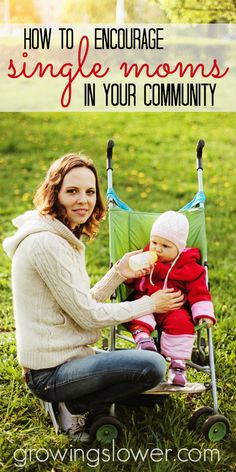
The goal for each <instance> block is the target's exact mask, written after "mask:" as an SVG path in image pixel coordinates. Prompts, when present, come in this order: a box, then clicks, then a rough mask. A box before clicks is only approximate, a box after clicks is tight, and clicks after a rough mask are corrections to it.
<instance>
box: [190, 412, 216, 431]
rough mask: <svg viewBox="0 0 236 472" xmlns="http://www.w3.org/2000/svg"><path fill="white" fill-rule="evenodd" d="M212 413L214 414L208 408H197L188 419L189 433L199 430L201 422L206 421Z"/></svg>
mask: <svg viewBox="0 0 236 472" xmlns="http://www.w3.org/2000/svg"><path fill="white" fill-rule="evenodd" d="M212 413H214V410H213V408H211V407H210V406H203V407H202V408H199V409H198V410H196V411H195V412H194V413H193V415H192V416H191V418H190V419H189V422H188V429H190V430H191V431H193V430H195V429H199V428H200V427H201V426H202V424H203V422H204V421H205V420H206V418H207V417H208V416H209V415H212Z"/></svg>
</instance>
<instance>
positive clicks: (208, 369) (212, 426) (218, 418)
mask: <svg viewBox="0 0 236 472" xmlns="http://www.w3.org/2000/svg"><path fill="white" fill-rule="evenodd" d="M204 146H205V142H204V141H203V140H200V141H199V142H198V144H197V149H196V170H197V177H198V192H197V194H196V195H195V197H194V198H193V200H192V201H191V202H189V203H188V204H187V205H185V206H184V207H183V208H181V211H183V210H184V211H186V210H188V209H191V208H196V207H199V208H203V210H204V206H205V205H204V202H205V195H204V192H203V162H202V161H203V159H202V152H203V147H204ZM113 147H114V141H113V140H109V141H108V144H107V168H106V170H107V186H108V190H107V201H108V210H109V211H110V210H112V209H113V208H115V207H118V208H120V209H122V210H125V211H132V210H131V209H130V208H129V207H128V206H127V205H126V204H125V203H124V202H122V201H121V200H120V199H119V198H118V197H117V195H116V193H115V191H114V190H113V168H112V153H113ZM141 214H142V212H140V216H141ZM114 262H115V261H113V260H112V258H111V253H110V267H111V266H112V265H113V263H114ZM203 265H204V268H205V272H206V282H207V285H208V287H209V279H208V262H207V255H206V254H205V255H204V261H203ZM110 300H111V303H114V302H115V301H116V293H114V294H112V296H111V297H110ZM205 325H206V323H205V324H203V326H201V328H197V350H198V352H199V355H200V357H201V358H202V360H203V363H204V361H205V352H204V350H203V349H202V346H201V340H202V338H201V333H202V329H203V328H204V327H205ZM116 337H118V338H121V339H123V340H125V341H129V342H131V343H134V341H133V340H132V338H129V337H128V336H126V335H124V334H120V333H119V332H118V330H117V327H112V328H111V330H110V350H111V351H112V350H115V349H116ZM207 339H208V354H209V365H207V366H205V365H199V364H197V363H196V362H192V361H188V362H187V365H189V366H190V367H193V368H195V369H196V370H198V371H202V372H204V373H206V374H208V375H210V378H211V383H210V384H209V383H208V384H207V383H206V384H204V385H203V384H191V385H192V386H193V385H196V386H197V388H196V389H194V388H192V389H191V387H190V388H186V387H175V386H171V385H168V384H161V385H160V386H158V387H157V388H154V389H152V390H149V391H147V392H144V393H147V394H170V393H176V392H178V393H199V392H203V391H204V390H206V389H207V388H211V392H212V399H213V408H210V407H202V408H200V409H199V410H197V411H195V413H194V414H193V415H192V417H191V418H190V420H189V425H188V426H189V429H196V428H197V426H198V425H199V418H200V417H202V419H203V418H204V419H205V418H207V416H208V415H210V416H209V417H208V418H207V419H206V421H205V422H204V424H203V426H202V432H203V433H204V435H205V437H206V438H207V439H210V440H211V441H214V442H217V441H220V440H221V439H223V437H224V436H225V435H226V434H227V432H228V430H229V427H230V426H229V422H228V420H227V418H226V417H224V416H223V415H220V414H219V411H218V398H217V385H216V374H215V360H214V348H213V339H212V329H211V328H209V329H207ZM204 340H205V338H204ZM106 348H107V349H108V346H106ZM189 385H190V384H188V386H189Z"/></svg>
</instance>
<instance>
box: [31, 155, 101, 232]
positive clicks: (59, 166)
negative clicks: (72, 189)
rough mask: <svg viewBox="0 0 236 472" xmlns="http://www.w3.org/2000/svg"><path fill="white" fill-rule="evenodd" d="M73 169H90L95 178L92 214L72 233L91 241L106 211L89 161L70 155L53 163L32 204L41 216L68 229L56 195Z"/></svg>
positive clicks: (93, 168) (84, 157) (62, 209)
mask: <svg viewBox="0 0 236 472" xmlns="http://www.w3.org/2000/svg"><path fill="white" fill-rule="evenodd" d="M75 167H86V168H87V169H90V170H91V171H92V172H93V174H94V176H95V181H96V204H95V207H94V210H93V213H92V215H91V216H90V217H89V219H88V220H87V221H86V222H85V223H83V224H81V225H80V226H79V227H78V228H75V230H73V233H74V234H75V236H77V237H78V238H79V237H80V236H81V234H86V235H87V236H88V237H89V238H90V239H92V238H93V237H94V236H95V235H96V233H97V231H98V227H99V222H100V220H101V219H103V218H104V215H105V212H106V210H105V206H104V203H103V200H102V196H101V192H100V188H99V183H98V176H97V171H96V169H95V166H94V163H93V161H92V160H91V159H88V158H87V157H86V156H83V155H81V154H74V153H71V154H66V155H65V156H62V157H61V158H59V159H57V160H56V161H55V162H53V164H52V165H51V167H50V168H49V170H48V172H47V175H46V178H45V180H44V182H43V183H42V184H41V185H40V187H39V188H38V190H37V192H36V195H35V198H34V204H35V206H36V208H37V209H38V210H39V212H40V213H41V215H51V216H52V217H53V218H57V219H58V220H60V221H61V222H62V223H64V224H65V225H66V226H68V227H70V224H69V221H68V218H67V215H66V210H65V208H64V207H63V206H62V205H60V204H59V202H58V193H59V191H60V189H61V186H62V182H63V179H64V177H65V175H66V174H68V172H70V170H71V169H74V168H75Z"/></svg>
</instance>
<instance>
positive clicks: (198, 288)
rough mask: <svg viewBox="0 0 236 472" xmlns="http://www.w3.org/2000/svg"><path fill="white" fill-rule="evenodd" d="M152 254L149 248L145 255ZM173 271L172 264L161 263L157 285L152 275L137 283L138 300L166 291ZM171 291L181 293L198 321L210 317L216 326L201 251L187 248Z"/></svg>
mask: <svg viewBox="0 0 236 472" xmlns="http://www.w3.org/2000/svg"><path fill="white" fill-rule="evenodd" d="M148 250H149V244H148V246H146V247H145V249H144V251H148ZM170 267H171V262H170V263H169V262H160V261H157V263H156V264H155V267H154V270H153V274H152V278H151V279H152V282H153V283H154V285H152V284H151V282H150V275H146V276H144V277H142V278H140V279H135V280H134V289H135V292H136V293H135V294H134V298H139V297H140V296H142V295H151V294H152V293H154V292H156V291H157V290H160V289H162V288H163V284H164V280H165V278H166V275H167V272H168V270H169V269H170ZM167 287H168V288H174V289H175V291H178V290H181V292H182V293H183V294H184V295H185V298H186V302H188V303H189V305H190V307H191V311H192V316H193V318H194V320H195V319H197V318H201V317H203V316H206V317H209V318H211V319H212V320H213V321H214V322H215V316H214V311H213V305H212V302H211V295H210V293H209V290H208V288H207V284H206V272H205V269H204V267H203V266H201V265H200V252H199V250H198V249H197V248H193V249H192V248H186V249H185V250H184V251H183V252H182V253H181V255H180V257H179V258H178V259H177V261H176V263H175V264H174V265H173V267H172V269H171V271H170V273H169V276H168V280H167Z"/></svg>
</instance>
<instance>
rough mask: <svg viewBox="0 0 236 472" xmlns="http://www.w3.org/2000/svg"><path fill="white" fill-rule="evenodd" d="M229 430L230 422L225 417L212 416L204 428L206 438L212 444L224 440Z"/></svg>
mask: <svg viewBox="0 0 236 472" xmlns="http://www.w3.org/2000/svg"><path fill="white" fill-rule="evenodd" d="M229 429H230V424H229V421H228V420H227V418H226V417H225V416H223V415H213V416H210V417H209V418H208V419H207V420H206V421H205V423H204V424H203V426H202V432H203V434H204V436H205V437H206V439H208V440H209V441H212V442H218V441H221V440H222V439H224V437H225V436H226V434H227V433H228V431H229Z"/></svg>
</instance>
